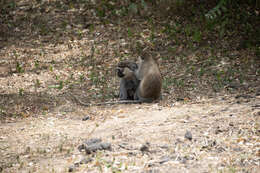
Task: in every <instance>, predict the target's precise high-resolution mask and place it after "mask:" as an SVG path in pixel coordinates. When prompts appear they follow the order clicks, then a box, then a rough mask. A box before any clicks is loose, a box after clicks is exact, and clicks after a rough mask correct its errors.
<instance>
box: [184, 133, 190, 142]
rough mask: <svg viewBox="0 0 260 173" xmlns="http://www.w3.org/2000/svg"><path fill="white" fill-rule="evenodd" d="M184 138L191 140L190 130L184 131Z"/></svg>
mask: <svg viewBox="0 0 260 173" xmlns="http://www.w3.org/2000/svg"><path fill="white" fill-rule="evenodd" d="M184 137H185V138H186V139H188V140H190V141H191V140H192V134H191V132H190V131H186V133H185V136H184Z"/></svg>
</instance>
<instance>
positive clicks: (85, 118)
mask: <svg viewBox="0 0 260 173" xmlns="http://www.w3.org/2000/svg"><path fill="white" fill-rule="evenodd" d="M89 119H90V116H88V115H87V116H85V117H84V118H82V121H87V120H89Z"/></svg>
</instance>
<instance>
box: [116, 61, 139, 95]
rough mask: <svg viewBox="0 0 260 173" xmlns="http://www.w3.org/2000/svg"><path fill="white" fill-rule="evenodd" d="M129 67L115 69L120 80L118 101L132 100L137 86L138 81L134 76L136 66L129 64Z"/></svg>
mask: <svg viewBox="0 0 260 173" xmlns="http://www.w3.org/2000/svg"><path fill="white" fill-rule="evenodd" d="M128 64H129V67H130V68H128V67H125V68H120V67H117V68H116V72H117V76H118V77H119V78H121V79H120V88H119V99H120V100H134V95H135V92H136V90H137V87H138V85H139V80H138V79H137V78H136V76H135V71H136V70H137V69H138V66H137V64H136V63H134V62H129V63H128Z"/></svg>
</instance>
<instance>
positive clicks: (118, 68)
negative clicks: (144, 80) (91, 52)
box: [116, 67, 125, 78]
mask: <svg viewBox="0 0 260 173" xmlns="http://www.w3.org/2000/svg"><path fill="white" fill-rule="evenodd" d="M116 73H117V76H118V77H120V78H122V77H124V76H125V74H124V68H120V67H117V68H116Z"/></svg>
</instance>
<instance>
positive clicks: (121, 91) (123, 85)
mask: <svg viewBox="0 0 260 173" xmlns="http://www.w3.org/2000/svg"><path fill="white" fill-rule="evenodd" d="M119 99H120V100H127V89H126V81H125V79H123V78H122V79H121V80H120V87H119Z"/></svg>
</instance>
